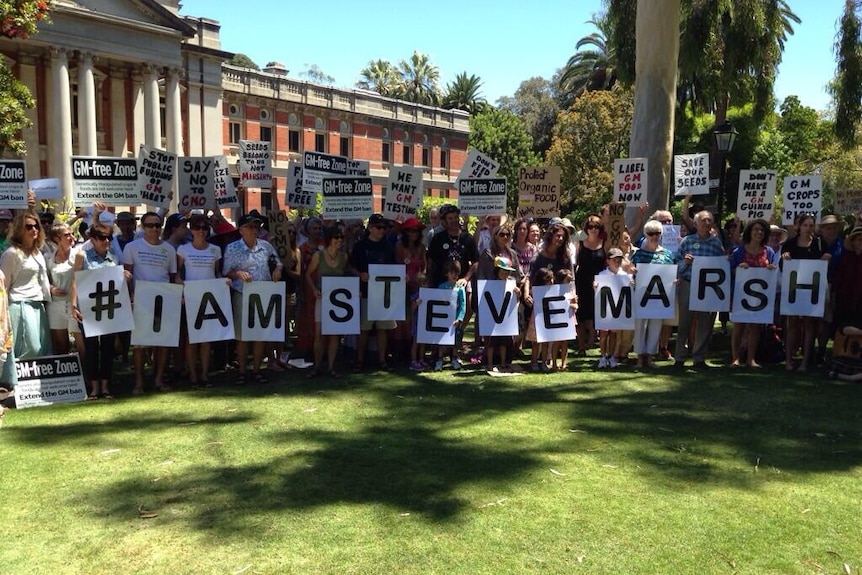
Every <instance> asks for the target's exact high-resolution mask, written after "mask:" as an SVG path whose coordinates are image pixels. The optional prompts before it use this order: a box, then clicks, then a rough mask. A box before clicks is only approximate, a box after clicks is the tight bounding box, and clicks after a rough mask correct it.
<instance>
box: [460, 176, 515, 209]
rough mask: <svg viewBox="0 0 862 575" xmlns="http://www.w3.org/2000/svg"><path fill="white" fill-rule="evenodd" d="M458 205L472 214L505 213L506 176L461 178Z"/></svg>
mask: <svg viewBox="0 0 862 575" xmlns="http://www.w3.org/2000/svg"><path fill="white" fill-rule="evenodd" d="M458 207H459V208H460V209H461V212H462V213H464V214H467V215H471V216H501V215H503V214H505V213H506V178H487V179H485V178H482V179H472V180H459V181H458Z"/></svg>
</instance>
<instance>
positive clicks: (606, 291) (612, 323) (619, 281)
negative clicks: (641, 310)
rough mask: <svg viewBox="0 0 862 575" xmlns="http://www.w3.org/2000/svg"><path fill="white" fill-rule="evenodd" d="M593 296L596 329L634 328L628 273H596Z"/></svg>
mask: <svg viewBox="0 0 862 575" xmlns="http://www.w3.org/2000/svg"><path fill="white" fill-rule="evenodd" d="M594 297H595V301H594V304H595V310H596V320H595V321H596V329H625V330H631V329H634V328H635V317H634V313H633V311H632V286H631V277H630V276H629V275H628V274H625V275H620V274H613V275H611V274H598V275H597V276H596V293H595V296H594Z"/></svg>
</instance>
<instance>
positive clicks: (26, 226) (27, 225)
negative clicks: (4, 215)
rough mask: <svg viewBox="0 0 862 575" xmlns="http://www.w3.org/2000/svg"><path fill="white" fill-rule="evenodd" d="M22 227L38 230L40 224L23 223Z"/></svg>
mask: <svg viewBox="0 0 862 575" xmlns="http://www.w3.org/2000/svg"><path fill="white" fill-rule="evenodd" d="M24 227H25V228H27V229H28V230H30V231H33V230H38V229H39V228H40V227H41V226H40V225H39V224H24Z"/></svg>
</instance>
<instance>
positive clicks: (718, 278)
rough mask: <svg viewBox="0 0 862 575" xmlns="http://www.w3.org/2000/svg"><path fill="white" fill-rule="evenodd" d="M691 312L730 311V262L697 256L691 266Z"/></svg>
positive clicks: (724, 259) (719, 257)
mask: <svg viewBox="0 0 862 575" xmlns="http://www.w3.org/2000/svg"><path fill="white" fill-rule="evenodd" d="M688 303H689V305H688V307H689V309H690V310H691V311H710V312H712V311H715V312H718V311H730V261H729V260H728V259H727V258H726V257H724V256H697V257H696V258H694V261H693V262H692V264H691V293H690V296H689V302H688Z"/></svg>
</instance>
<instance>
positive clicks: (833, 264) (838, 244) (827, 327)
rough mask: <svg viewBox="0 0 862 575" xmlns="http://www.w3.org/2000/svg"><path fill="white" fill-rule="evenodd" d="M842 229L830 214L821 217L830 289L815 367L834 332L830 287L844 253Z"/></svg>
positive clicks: (839, 221) (820, 323) (821, 361)
mask: <svg viewBox="0 0 862 575" xmlns="http://www.w3.org/2000/svg"><path fill="white" fill-rule="evenodd" d="M843 229H844V222H843V221H841V220H840V219H838V218H837V217H836V216H834V215H832V214H828V215H825V216H823V217H822V218H821V219H820V225H819V226H818V231H819V233H820V240H821V241H822V242H823V249H824V251H826V253H828V254H829V255H830V258H829V267H828V269H827V274H826V278H827V282H828V284H829V286H830V287H829V289H827V291H826V301H825V302H824V303H823V318H822V319H821V320H820V321H819V322H818V324H817V350H816V355H815V358H814V361H815V362H816V363H817V365H822V364H823V363H824V361H825V359H824V358H825V357H826V346H827V344H828V343H829V339H830V338H832V335H833V334H834V332H835V327H834V325H833V324H834V322H835V316H834V312H835V302H834V301H833V300H832V289H831V286H832V282H833V281H834V280H835V272H836V270H837V269H838V264H840V263H841V258H842V256H843V253H844V239H843V238H842V237H841V235H840V234H841V231H842V230H843Z"/></svg>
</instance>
